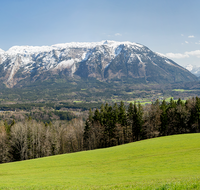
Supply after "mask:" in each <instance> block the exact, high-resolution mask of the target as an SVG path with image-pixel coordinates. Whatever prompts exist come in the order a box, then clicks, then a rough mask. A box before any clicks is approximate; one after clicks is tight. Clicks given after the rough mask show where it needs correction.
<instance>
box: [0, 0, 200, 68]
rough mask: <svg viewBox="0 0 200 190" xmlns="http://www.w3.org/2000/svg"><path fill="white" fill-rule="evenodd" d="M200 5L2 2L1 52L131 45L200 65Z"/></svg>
mask: <svg viewBox="0 0 200 190" xmlns="http://www.w3.org/2000/svg"><path fill="white" fill-rule="evenodd" d="M199 8H200V1H199V0H192V1H189V0H151V1H150V0H123V1H122V0H6V1H4V0H0V48H1V49H3V50H8V49H9V48H10V47H12V46H14V45H33V46H35V45H38V46H41V45H53V44H56V43H66V42H73V41H74V42H96V41H102V40H116V41H131V42H137V43H140V44H143V45H145V46H147V47H149V48H150V49H151V50H153V51H156V52H160V53H163V54H165V55H167V56H168V57H169V58H171V59H173V60H174V61H176V62H177V63H178V64H180V65H187V64H193V65H199V66H200V24H199V18H200V11H199Z"/></svg>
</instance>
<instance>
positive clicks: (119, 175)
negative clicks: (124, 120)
mask: <svg viewBox="0 0 200 190" xmlns="http://www.w3.org/2000/svg"><path fill="white" fill-rule="evenodd" d="M0 189H156V190H165V189H176V190H179V189H180V190H182V189H200V134H185V135H174V136H167V137H159V138H154V139H149V140H143V141H138V142H134V143H130V144H126V145H121V146H117V147H112V148H106V149H98V150H93V151H83V152H78V153H71V154H65V155H58V156H51V157H46V158H40V159H35V160H28V161H21V162H14V163H7V164H1V165H0Z"/></svg>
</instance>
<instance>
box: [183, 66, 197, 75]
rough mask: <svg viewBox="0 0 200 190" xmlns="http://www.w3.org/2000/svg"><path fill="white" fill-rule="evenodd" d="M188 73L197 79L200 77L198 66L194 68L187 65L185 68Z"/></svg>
mask: <svg viewBox="0 0 200 190" xmlns="http://www.w3.org/2000/svg"><path fill="white" fill-rule="evenodd" d="M185 68H186V69H187V70H188V71H190V72H191V73H192V74H194V75H196V76H197V77H200V66H199V67H198V66H194V65H191V64H189V65H187V66H186V67H185Z"/></svg>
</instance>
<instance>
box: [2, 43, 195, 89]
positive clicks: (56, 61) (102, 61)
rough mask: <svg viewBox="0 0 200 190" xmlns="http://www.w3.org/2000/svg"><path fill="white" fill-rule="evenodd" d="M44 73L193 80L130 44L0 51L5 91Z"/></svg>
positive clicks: (158, 80)
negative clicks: (6, 88)
mask: <svg viewBox="0 0 200 190" xmlns="http://www.w3.org/2000/svg"><path fill="white" fill-rule="evenodd" d="M44 73H48V74H49V73H50V74H51V77H53V75H62V76H64V77H76V78H88V77H89V78H90V77H93V78H96V79H98V80H103V81H107V80H109V81H110V80H118V79H123V80H126V79H128V80H131V79H134V80H141V81H144V82H146V83H166V82H167V83H173V82H180V81H193V80H197V78H196V77H195V76H194V75H193V74H191V73H190V72H189V71H188V70H187V69H185V68H183V67H181V66H180V65H178V64H177V63H175V62H174V61H172V60H170V59H168V58H167V57H165V56H163V55H161V54H158V53H155V52H153V51H151V50H150V49H149V48H148V47H146V46H144V45H141V44H137V43H132V42H116V41H108V40H107V41H101V42H91V43H75V42H72V43H65V44H56V45H52V46H13V47H11V48H10V49H9V50H8V51H3V50H1V49H0V80H1V82H3V83H4V84H6V85H7V86H8V87H13V86H15V85H16V84H17V83H18V82H19V81H21V82H22V81H23V80H24V79H26V78H31V80H32V81H34V80H36V79H38V77H40V76H41V75H43V74H44Z"/></svg>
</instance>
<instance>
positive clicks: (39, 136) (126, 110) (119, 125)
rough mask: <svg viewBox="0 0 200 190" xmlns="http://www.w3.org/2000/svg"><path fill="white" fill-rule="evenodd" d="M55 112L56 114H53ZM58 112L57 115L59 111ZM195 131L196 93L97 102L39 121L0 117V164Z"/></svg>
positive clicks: (198, 115) (199, 105) (199, 108)
mask: <svg viewBox="0 0 200 190" xmlns="http://www.w3.org/2000/svg"><path fill="white" fill-rule="evenodd" d="M56 114H57V113H56ZM60 117H62V115H61V116H60ZM199 130H200V98H198V97H196V98H192V99H189V100H187V101H182V100H181V99H179V100H178V101H174V100H173V99H171V100H170V102H166V101H165V100H163V101H160V102H159V101H158V100H157V101H155V102H154V103H152V104H149V105H145V106H142V105H141V104H140V103H136V102H134V104H132V103H130V104H129V105H128V106H126V105H125V104H124V102H123V101H121V102H120V103H119V104H117V103H115V104H114V105H109V104H107V103H106V104H105V105H104V104H102V105H101V108H100V109H98V108H96V109H95V110H93V111H92V110H91V109H90V111H89V114H88V118H87V119H86V121H83V119H82V118H80V117H79V118H71V121H63V122H60V121H57V120H55V121H53V122H49V123H44V122H41V121H36V120H34V119H32V118H31V117H28V118H27V119H25V120H23V121H21V122H20V121H17V122H15V120H13V122H12V123H9V124H8V123H7V121H6V120H1V122H0V163H4V162H11V161H19V160H26V159H32V158H39V157H44V156H50V155H57V154H63V153H70V152H77V151H82V150H91V149H96V148H104V147H110V146H115V145H120V144H124V143H129V142H134V141H138V140H143V139H148V138H154V137H158V136H166V135H173V134H182V133H196V132H199Z"/></svg>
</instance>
